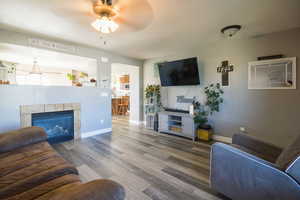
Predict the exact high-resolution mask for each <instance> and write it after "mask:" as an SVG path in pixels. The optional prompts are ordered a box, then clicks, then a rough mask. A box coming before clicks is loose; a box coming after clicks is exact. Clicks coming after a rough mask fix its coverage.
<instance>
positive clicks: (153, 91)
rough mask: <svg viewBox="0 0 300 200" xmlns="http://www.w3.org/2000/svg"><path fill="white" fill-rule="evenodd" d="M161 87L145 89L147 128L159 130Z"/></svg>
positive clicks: (151, 86)
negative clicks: (158, 113)
mask: <svg viewBox="0 0 300 200" xmlns="http://www.w3.org/2000/svg"><path fill="white" fill-rule="evenodd" d="M160 97H161V95H160V85H148V86H147V87H146V89H145V99H146V104H145V114H146V127H148V128H150V129H154V130H155V131H157V130H158V115H157V112H159V111H160V108H161V102H160Z"/></svg>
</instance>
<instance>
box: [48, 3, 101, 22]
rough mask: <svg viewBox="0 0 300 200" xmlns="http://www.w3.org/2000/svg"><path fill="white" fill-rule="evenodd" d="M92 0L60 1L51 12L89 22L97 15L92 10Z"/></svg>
mask: <svg viewBox="0 0 300 200" xmlns="http://www.w3.org/2000/svg"><path fill="white" fill-rule="evenodd" d="M93 1H94V0H77V1H61V3H60V4H59V5H60V6H59V7H55V8H53V12H54V13H55V14H56V15H58V16H62V17H64V18H68V19H71V20H74V21H79V22H91V21H93V20H94V19H95V18H96V17H97V15H96V14H94V12H93Z"/></svg>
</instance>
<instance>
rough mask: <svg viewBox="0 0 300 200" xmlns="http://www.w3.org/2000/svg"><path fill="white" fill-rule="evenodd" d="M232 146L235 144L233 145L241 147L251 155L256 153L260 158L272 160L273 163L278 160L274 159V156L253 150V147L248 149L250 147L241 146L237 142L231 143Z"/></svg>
mask: <svg viewBox="0 0 300 200" xmlns="http://www.w3.org/2000/svg"><path fill="white" fill-rule="evenodd" d="M230 146H233V147H235V148H237V149H240V150H242V151H244V152H246V153H249V154H251V155H254V156H256V157H258V158H261V159H263V160H266V161H268V162H271V163H275V161H276V160H275V159H274V157H272V156H269V155H268V154H263V153H259V152H256V151H253V150H251V149H248V148H246V147H244V146H240V145H237V144H230Z"/></svg>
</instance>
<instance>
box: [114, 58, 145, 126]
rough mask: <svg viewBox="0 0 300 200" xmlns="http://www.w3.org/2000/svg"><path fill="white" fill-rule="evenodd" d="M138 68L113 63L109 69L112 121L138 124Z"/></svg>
mask: <svg viewBox="0 0 300 200" xmlns="http://www.w3.org/2000/svg"><path fill="white" fill-rule="evenodd" d="M139 70H140V69H139V67H137V66H131V65H125V64H120V63H113V64H112V69H111V89H112V115H113V119H114V120H120V121H126V122H130V123H136V124H137V123H139V121H140V90H139V89H140V80H139Z"/></svg>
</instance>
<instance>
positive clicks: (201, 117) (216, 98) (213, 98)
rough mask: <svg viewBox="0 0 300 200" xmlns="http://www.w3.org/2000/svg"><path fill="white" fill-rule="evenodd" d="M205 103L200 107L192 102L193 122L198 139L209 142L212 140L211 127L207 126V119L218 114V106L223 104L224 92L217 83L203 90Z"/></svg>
mask: <svg viewBox="0 0 300 200" xmlns="http://www.w3.org/2000/svg"><path fill="white" fill-rule="evenodd" d="M204 93H205V95H206V102H205V104H204V105H202V104H201V103H199V102H194V103H193V104H194V107H195V116H194V122H195V124H196V125H197V135H198V139H201V140H205V141H210V140H211V138H212V127H211V125H209V124H208V117H209V115H212V114H213V113H214V112H219V110H220V104H222V103H223V98H222V95H223V94H224V91H223V90H222V89H221V86H220V84H219V83H217V84H210V85H209V86H207V87H205V88H204Z"/></svg>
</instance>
